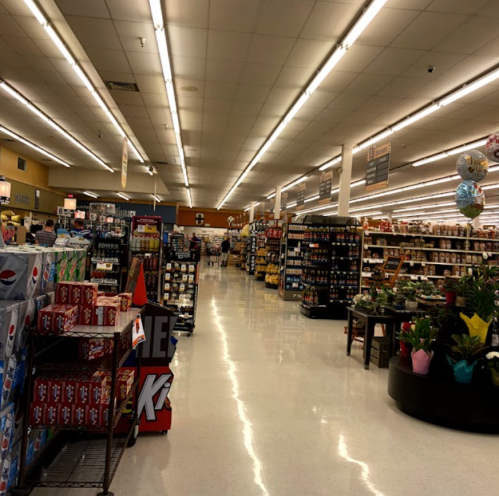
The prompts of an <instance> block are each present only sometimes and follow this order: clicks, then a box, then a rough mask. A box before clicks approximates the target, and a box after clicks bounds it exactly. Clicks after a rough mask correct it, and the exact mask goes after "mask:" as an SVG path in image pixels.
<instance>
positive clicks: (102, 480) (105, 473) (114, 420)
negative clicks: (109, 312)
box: [17, 309, 142, 495]
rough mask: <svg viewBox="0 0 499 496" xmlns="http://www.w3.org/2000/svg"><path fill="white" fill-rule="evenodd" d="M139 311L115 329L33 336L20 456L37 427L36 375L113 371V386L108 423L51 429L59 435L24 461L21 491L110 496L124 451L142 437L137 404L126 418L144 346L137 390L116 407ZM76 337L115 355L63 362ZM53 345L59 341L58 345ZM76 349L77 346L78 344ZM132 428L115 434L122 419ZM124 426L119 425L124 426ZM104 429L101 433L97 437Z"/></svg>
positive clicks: (87, 328) (92, 328) (124, 314)
mask: <svg viewBox="0 0 499 496" xmlns="http://www.w3.org/2000/svg"><path fill="white" fill-rule="evenodd" d="M140 313H141V310H139V309H132V310H130V311H128V312H122V313H120V315H119V318H118V320H117V323H116V325H115V326H87V325H77V326H75V327H74V328H73V329H72V330H71V331H68V332H66V333H64V334H61V335H53V336H52V335H43V336H40V335H38V334H37V333H36V329H33V330H31V331H30V336H29V341H30V346H29V348H28V349H29V352H28V357H27V374H26V395H25V401H24V418H25V422H24V424H23V432H22V438H21V442H22V444H21V453H23V454H25V453H27V448H28V433H29V429H30V428H38V427H39V425H38V424H35V425H30V422H29V419H30V418H31V416H30V405H31V399H32V398H33V395H34V378H35V375H36V374H37V373H38V371H41V370H44V369H49V370H54V371H56V370H59V371H64V370H68V367H71V368H70V370H74V371H77V370H78V371H81V372H84V371H85V370H87V369H88V370H96V369H102V370H107V371H108V372H110V374H111V375H110V377H111V386H110V389H109V391H110V393H109V394H110V399H109V406H108V407H107V406H106V408H108V417H107V418H108V422H107V426H106V427H102V428H100V429H93V428H87V427H85V426H82V427H81V428H80V427H77V428H75V427H68V426H62V425H53V424H52V425H50V427H51V428H53V429H55V430H56V434H57V435H54V436H52V438H51V439H50V441H48V442H47V444H46V445H45V447H44V450H43V457H42V456H41V452H40V453H39V454H38V456H36V457H35V458H34V459H33V460H32V461H31V462H30V463H29V464H28V465H26V463H25V460H26V457H25V456H21V464H20V470H19V480H18V488H17V489H18V490H19V491H23V490H24V491H26V490H28V491H29V490H30V489H32V488H33V487H53V488H102V492H101V493H99V494H101V495H112V493H111V492H110V491H109V487H110V484H111V482H112V480H113V477H114V475H115V473H116V470H117V468H118V465H119V463H120V460H121V457H122V455H123V452H124V450H125V448H126V447H127V446H132V445H133V444H134V443H135V439H136V436H137V434H138V422H139V420H138V416H137V408H136V407H137V405H136V404H135V405H134V406H133V407H132V411H131V415H130V416H128V415H127V417H126V419H125V417H122V415H123V412H124V409H125V406H126V404H127V403H128V402H129V400H130V399H131V398H132V397H135V398H137V397H138V392H139V380H138V378H139V377H140V368H141V360H142V344H139V345H138V350H137V351H136V355H137V359H136V371H135V374H136V375H135V377H136V380H135V381H134V384H133V387H132V389H131V391H130V394H128V395H127V397H126V398H125V399H123V400H122V401H121V402H120V403H118V402H117V395H116V393H117V391H116V389H117V376H118V371H119V368H120V366H121V365H122V364H123V363H124V361H125V360H126V358H127V357H128V356H129V354H130V353H131V351H132V333H133V323H134V320H135V318H136V317H137V316H138V315H140ZM78 338H89V339H91V338H94V339H111V340H113V351H112V355H111V356H110V357H107V358H106V359H103V360H97V361H96V363H92V361H79V360H73V361H72V363H71V362H69V361H61V360H60V357H61V356H64V357H67V356H68V355H69V354H70V353H71V352H72V351H74V349H75V340H76V339H78ZM54 341H55V342H54ZM76 348H77V343H76ZM78 364H80V368H77V367H78ZM120 418H122V420H126V423H127V424H128V425H127V427H126V429H125V432H124V433H123V434H116V433H115V432H114V428H115V426H116V425H117V424H118V421H119V419H120ZM120 424H121V423H120ZM96 430H100V432H101V433H100V434H99V433H98V432H96Z"/></svg>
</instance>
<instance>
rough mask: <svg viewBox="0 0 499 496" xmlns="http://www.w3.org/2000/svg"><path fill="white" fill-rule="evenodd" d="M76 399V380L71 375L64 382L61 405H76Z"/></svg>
mask: <svg viewBox="0 0 499 496" xmlns="http://www.w3.org/2000/svg"><path fill="white" fill-rule="evenodd" d="M75 399H76V379H75V377H74V376H72V375H69V376H66V377H64V379H63V380H62V394H61V403H74V401H75Z"/></svg>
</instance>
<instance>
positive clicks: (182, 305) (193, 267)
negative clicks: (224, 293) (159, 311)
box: [163, 260, 199, 336]
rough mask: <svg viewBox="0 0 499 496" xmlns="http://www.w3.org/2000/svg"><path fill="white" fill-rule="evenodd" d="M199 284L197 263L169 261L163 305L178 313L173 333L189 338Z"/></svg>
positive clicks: (194, 317)
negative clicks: (183, 334)
mask: <svg viewBox="0 0 499 496" xmlns="http://www.w3.org/2000/svg"><path fill="white" fill-rule="evenodd" d="M198 284H199V262H196V261H193V260H179V261H174V260H171V261H169V262H167V263H166V266H165V273H164V288H163V289H164V304H165V305H167V306H168V307H169V308H174V309H175V310H176V311H178V312H179V316H178V320H177V322H176V323H175V326H174V328H173V330H174V331H179V332H186V333H187V336H190V335H191V334H192V333H193V332H194V327H195V326H196V309H197V299H198Z"/></svg>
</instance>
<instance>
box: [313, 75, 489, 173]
mask: <svg viewBox="0 0 499 496" xmlns="http://www.w3.org/2000/svg"><path fill="white" fill-rule="evenodd" d="M497 79H499V69H494V70H492V71H491V72H489V73H488V74H486V75H484V76H482V77H480V78H478V79H476V80H475V81H472V82H471V83H466V84H465V85H463V86H462V87H461V88H459V89H457V90H455V91H454V92H452V93H451V94H450V95H448V96H446V97H443V98H441V99H440V100H439V101H438V102H436V103H433V104H431V105H430V106H428V107H426V108H424V109H422V110H420V111H419V112H416V113H415V114H413V115H409V116H407V117H406V118H404V119H402V120H401V121H398V122H397V123H395V124H393V125H392V126H390V127H388V128H387V129H385V130H383V131H381V132H379V133H378V134H376V135H375V136H373V137H371V138H369V139H367V140H365V141H363V142H362V143H360V144H358V145H356V146H355V147H354V148H353V154H354V155H355V154H357V153H359V152H360V151H362V150H363V149H365V148H367V147H369V146H371V145H373V144H375V143H377V142H378V141H381V140H383V139H385V138H387V137H388V136H390V135H391V134H393V133H396V132H397V131H400V130H401V129H403V128H405V127H407V126H409V125H411V124H414V122H417V121H418V120H420V119H423V118H424V117H427V116H428V115H430V114H432V113H433V112H436V111H437V110H439V109H441V108H443V107H445V106H446V105H448V104H449V103H452V102H455V101H456V100H458V99H460V98H462V97H464V96H466V95H469V94H470V93H472V92H473V91H476V90H478V89H479V88H482V87H483V86H485V85H487V84H489V83H491V82H493V81H495V80H497ZM485 141H486V140H485ZM484 144H485V143H484V139H480V140H478V141H475V142H473V143H470V144H464V145H461V146H459V147H456V148H453V149H451V150H449V151H447V152H441V153H438V154H436V155H434V156H432V157H428V158H425V159H421V160H418V161H416V162H414V163H413V164H412V165H413V166H415V167H418V166H420V165H424V164H425V163H430V162H434V161H436V160H440V159H443V158H446V157H447V156H449V155H454V154H458V153H461V152H463V151H466V150H470V149H472V148H475V147H479V146H483V145H484ZM340 162H341V155H337V156H336V157H334V158H332V159H331V160H329V161H328V162H326V163H324V164H323V165H321V166H320V167H319V168H318V169H317V170H319V171H323V170H326V169H329V168H331V167H333V165H335V164H338V163H340ZM307 176H310V173H307Z"/></svg>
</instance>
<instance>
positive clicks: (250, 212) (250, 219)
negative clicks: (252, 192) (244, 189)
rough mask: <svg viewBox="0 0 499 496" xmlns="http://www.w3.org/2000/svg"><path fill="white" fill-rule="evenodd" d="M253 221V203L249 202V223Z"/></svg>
mask: <svg viewBox="0 0 499 496" xmlns="http://www.w3.org/2000/svg"><path fill="white" fill-rule="evenodd" d="M254 220H255V202H251V203H250V209H249V223H250V224H251V223H252V222H253V221H254Z"/></svg>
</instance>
